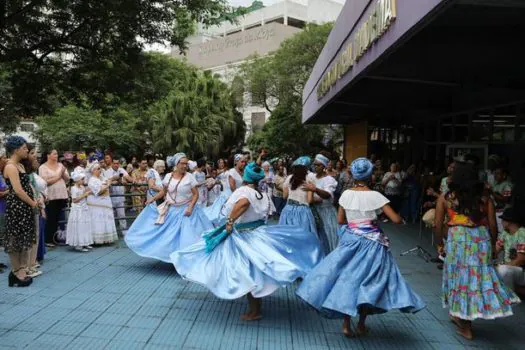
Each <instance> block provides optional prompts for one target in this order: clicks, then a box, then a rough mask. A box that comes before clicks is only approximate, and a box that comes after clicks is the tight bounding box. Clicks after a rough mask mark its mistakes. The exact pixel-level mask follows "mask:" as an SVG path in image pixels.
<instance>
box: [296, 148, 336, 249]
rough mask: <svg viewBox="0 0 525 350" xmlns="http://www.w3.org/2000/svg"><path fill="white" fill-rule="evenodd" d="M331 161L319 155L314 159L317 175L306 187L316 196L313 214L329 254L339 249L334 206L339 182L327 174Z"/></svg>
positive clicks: (309, 176)
mask: <svg viewBox="0 0 525 350" xmlns="http://www.w3.org/2000/svg"><path fill="white" fill-rule="evenodd" d="M329 162H330V160H329V159H328V158H326V157H325V156H323V155H322V154H318V155H316V156H315V159H314V171H315V173H313V174H309V175H308V178H307V180H308V181H307V182H306V183H305V185H304V190H305V191H312V192H313V194H314V205H313V206H312V212H313V214H314V216H315V219H316V222H317V233H318V235H319V239H320V240H321V244H322V245H323V249H324V253H325V254H328V253H330V252H331V251H332V250H334V249H335V248H336V247H337V241H338V237H337V230H338V228H339V227H338V225H337V211H336V209H335V208H334V205H333V198H334V192H335V189H336V187H337V181H336V180H335V179H334V178H333V177H332V176H329V175H327V174H326V172H325V170H326V167H327V166H328V163H329Z"/></svg>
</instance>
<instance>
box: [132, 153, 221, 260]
mask: <svg viewBox="0 0 525 350" xmlns="http://www.w3.org/2000/svg"><path fill="white" fill-rule="evenodd" d="M167 164H168V167H172V168H173V171H172V172H171V173H169V174H167V175H166V176H165V177H164V180H163V189H162V191H160V192H159V193H158V194H156V195H155V196H153V197H151V198H150V199H148V200H147V201H146V204H147V206H146V208H145V209H144V210H143V211H142V212H141V213H140V215H139V216H138V217H137V219H136V220H135V221H134V222H133V225H131V227H130V228H129V230H128V233H127V234H126V236H125V241H126V243H127V245H128V247H129V248H130V249H131V250H133V251H134V252H135V253H136V254H138V255H140V256H143V257H147V258H152V259H157V260H160V261H164V262H170V257H169V256H170V254H171V253H172V252H173V251H175V250H179V249H182V248H185V247H187V246H189V245H191V244H193V243H195V242H197V241H198V240H200V239H201V237H200V233H201V232H203V231H206V230H210V229H212V228H213V225H212V224H211V222H210V221H209V220H208V218H207V217H206V215H204V213H203V212H202V209H201V208H200V207H198V206H196V203H197V200H198V198H199V193H198V191H197V188H196V186H197V181H196V180H195V177H193V175H192V174H190V173H188V172H186V169H187V165H188V158H187V157H186V155H185V154H184V153H177V154H175V155H174V156H172V157H168V159H167ZM163 198H164V202H163V203H162V204H160V205H157V204H156V201H157V200H159V199H163Z"/></svg>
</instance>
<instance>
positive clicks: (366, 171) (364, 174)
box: [350, 158, 374, 181]
mask: <svg viewBox="0 0 525 350" xmlns="http://www.w3.org/2000/svg"><path fill="white" fill-rule="evenodd" d="M373 171H374V165H373V164H372V162H371V161H369V160H368V159H366V158H357V159H356V160H354V161H353V162H352V164H350V172H351V173H352V176H353V177H354V179H355V180H358V181H361V180H366V179H368V178H370V177H371V176H372V172H373Z"/></svg>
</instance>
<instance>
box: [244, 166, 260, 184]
mask: <svg viewBox="0 0 525 350" xmlns="http://www.w3.org/2000/svg"><path fill="white" fill-rule="evenodd" d="M242 179H243V180H244V181H246V182H247V183H249V184H256V183H258V182H259V181H261V180H262V179H264V170H263V169H262V168H261V167H260V166H258V165H257V164H256V163H255V162H250V164H248V165H247V166H246V167H245V168H244V174H243V176H242Z"/></svg>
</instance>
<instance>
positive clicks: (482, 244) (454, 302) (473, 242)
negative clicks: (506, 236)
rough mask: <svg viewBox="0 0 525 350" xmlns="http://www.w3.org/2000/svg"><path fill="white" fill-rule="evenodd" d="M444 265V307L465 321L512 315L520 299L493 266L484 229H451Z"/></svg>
mask: <svg viewBox="0 0 525 350" xmlns="http://www.w3.org/2000/svg"><path fill="white" fill-rule="evenodd" d="M445 251H446V253H447V254H446V258H445V264H444V266H443V280H442V292H443V295H442V297H443V306H444V307H449V314H450V315H451V316H454V317H459V318H461V319H462V320H475V319H478V318H481V319H487V320H493V319H496V318H500V317H506V316H511V315H512V314H513V312H512V305H513V304H518V303H520V299H519V297H518V296H516V294H514V292H513V291H512V289H510V288H508V287H507V286H506V285H505V283H504V282H503V280H502V279H501V277H500V276H499V275H498V273H497V272H496V269H495V268H494V265H493V263H492V244H491V237H490V232H489V231H488V230H487V228H486V227H485V226H477V227H467V226H460V225H457V226H450V227H449V229H448V235H447V241H446V245H445Z"/></svg>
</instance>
